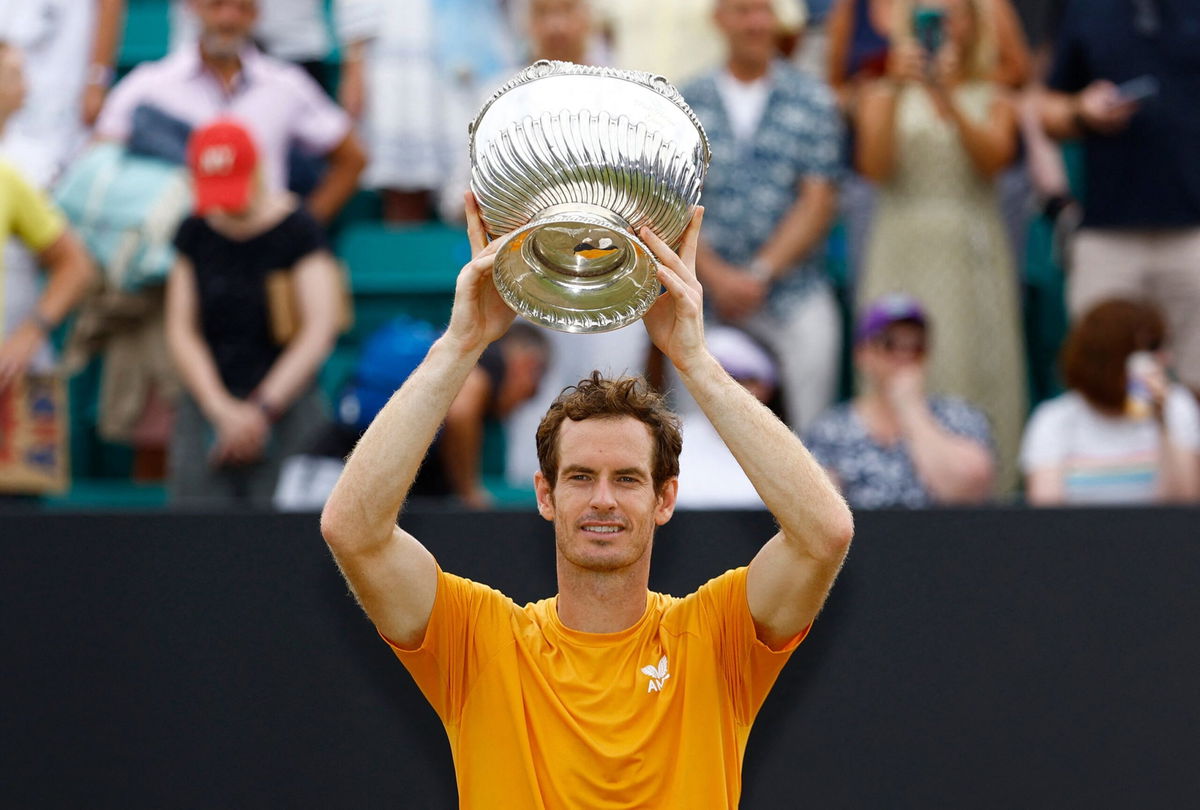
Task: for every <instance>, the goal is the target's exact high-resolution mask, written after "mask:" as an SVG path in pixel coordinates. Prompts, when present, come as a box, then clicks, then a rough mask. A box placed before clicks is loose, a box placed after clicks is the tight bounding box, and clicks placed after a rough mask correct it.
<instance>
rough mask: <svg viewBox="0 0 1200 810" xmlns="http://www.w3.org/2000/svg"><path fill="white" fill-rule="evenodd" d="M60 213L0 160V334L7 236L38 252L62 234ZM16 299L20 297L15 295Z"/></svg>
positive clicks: (4, 331)
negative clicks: (13, 237)
mask: <svg viewBox="0 0 1200 810" xmlns="http://www.w3.org/2000/svg"><path fill="white" fill-rule="evenodd" d="M64 227H65V223H64V221H63V218H62V215H61V214H60V213H58V210H57V209H56V208H55V207H54V206H53V204H51V202H50V200H49V199H47V197H46V195H45V194H43V193H42V192H40V191H38V190H37V189H36V188H34V187H33V186H31V185H30V184H29V183H28V182H27V181H26V180H25V178H24V177H22V176H21V174H20V172H18V171H17V170H16V169H15V168H14V167H13V166H12V165H11V164H10V163H8V162H7V161H5V160H0V336H2V335H5V334H7V332H8V330H7V329H6V324H5V322H4V321H5V317H4V313H5V298H6V296H5V291H6V288H7V278H6V276H7V274H6V272H5V266H4V254H3V251H5V250H6V246H7V245H8V240H9V237H12V236H16V237H17V238H19V239H20V240H21V241H22V242H24V243H25V245H26V247H28V248H29V250H30V252H32V253H41V252H42V251H43V250H45V249H46V248H48V247H50V245H52V244H54V240H56V239H58V237H59V236H60V235H61V234H62V232H63V228H64ZM15 300H20V299H19V298H18V299H15Z"/></svg>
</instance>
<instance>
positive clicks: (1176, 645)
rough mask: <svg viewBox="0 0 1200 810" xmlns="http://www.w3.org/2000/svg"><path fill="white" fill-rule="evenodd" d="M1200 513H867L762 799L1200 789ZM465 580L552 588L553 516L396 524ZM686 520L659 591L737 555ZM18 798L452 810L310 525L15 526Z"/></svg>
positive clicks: (422, 734)
mask: <svg viewBox="0 0 1200 810" xmlns="http://www.w3.org/2000/svg"><path fill="white" fill-rule="evenodd" d="M1198 519H1200V513H1198V512H1196V511H1185V510H1179V511H1141V510H1129V511H1095V512H1053V511H1051V512H1028V511H1003V510H997V511H981V512H954V511H948V512H927V513H873V514H862V515H859V516H858V534H857V537H856V540H855V545H854V548H853V549H852V551H851V555H850V560H849V562H848V563H847V566H846V569H845V571H844V572H843V574H842V576H841V578H840V580H839V582H838V584H837V586H836V587H835V589H834V594H833V596H832V598H831V599H830V602H829V604H828V606H827V608H826V610H825V612H824V613H823V614H822V616H821V618H820V619H819V620H818V622H817V624H816V627H815V628H814V631H813V633H812V635H811V636H810V638H809V640H807V641H806V642H805V643H804V644H803V645H802V646H801V647H800V649H799V650H798V651H797V653H796V654H795V655H794V656H793V658H792V661H791V663H790V664H789V665H788V667H787V668H786V669H785V671H784V674H783V677H782V678H781V679H780V681H779V683H778V685H777V687H776V689H775V691H774V692H773V693H772V695H771V697H770V698H769V699H768V701H767V703H766V705H765V707H764V709H763V712H762V714H761V715H760V718H759V721H758V724H757V726H756V728H755V731H754V734H753V735H752V736H751V741H750V746H749V750H748V751H747V755H746V766H745V775H746V788H745V793H744V797H743V802H742V806H743V807H746V808H753V809H755V810H757V809H758V808H764V809H765V808H785V807H787V808H791V807H796V806H801V805H803V806H813V807H825V808H829V807H845V808H858V807H881V808H898V807H971V808H979V807H996V808H1011V807H1056V808H1057V807H1125V806H1137V807H1153V806H1169V805H1179V806H1183V805H1187V804H1190V803H1191V802H1192V801H1194V799H1195V797H1196V796H1197V795H1200V768H1197V762H1198V760H1197V756H1196V737H1197V731H1198V730H1200V685H1198V681H1200V678H1198V675H1200V644H1198V643H1197V638H1198V637H1200V636H1198V633H1197V629H1196V624H1197V619H1198V618H1200V588H1198V587H1197V580H1198V579H1200V577H1198V575H1200V542H1198V540H1200V532H1198V531H1197V527H1198V526H1200V521H1198ZM405 525H406V528H408V529H409V530H410V531H412V532H413V533H414V534H416V535H417V536H418V537H420V538H422V539H423V540H424V541H425V542H426V544H427V545H428V546H430V548H431V549H432V550H433V551H434V553H435V554H436V555H437V557H438V559H439V560H440V561H441V563H442V565H443V566H444V567H445V568H446V569H447V570H452V571H455V572H456V573H461V574H464V575H466V576H470V577H473V578H477V579H480V580H482V581H485V582H488V583H489V584H492V585H495V586H497V587H499V588H501V589H502V590H504V591H506V592H507V593H509V594H510V595H511V596H513V597H514V598H516V599H518V600H522V601H523V600H527V599H532V598H537V597H540V596H543V595H547V594H550V593H552V592H553V590H554V570H553V553H552V550H551V546H552V537H551V531H550V527H549V525H548V524H546V523H544V522H543V521H541V520H540V519H538V518H537V517H536V516H534V515H528V514H512V513H499V514H495V515H492V516H489V517H487V518H486V519H481V518H480V517H479V516H474V515H463V514H451V513H442V514H436V513H427V514H413V515H409V516H406V521H405ZM770 531H771V523H770V520H769V518H768V517H767V516H765V515H763V514H741V513H716V514H695V513H693V514H680V515H677V516H676V518H675V519H674V520H673V521H672V522H671V523H670V524H669V525H668V526H667V527H666V528H665V529H664V530H663V531H662V532H661V533H660V535H659V538H658V540H657V541H656V542H657V547H656V550H655V554H656V560H655V570H654V575H653V581H652V583H651V585H652V587H655V588H656V589H659V590H666V591H669V592H675V593H684V592H687V591H690V590H691V589H693V588H695V587H696V586H697V585H699V584H700V583H702V582H703V581H705V580H707V579H708V578H709V577H711V576H713V575H715V574H717V573H719V572H721V571H723V570H725V569H726V568H729V567H732V566H735V565H739V564H742V563H745V562H747V561H748V560H749V559H750V558H751V557H752V555H753V553H754V551H755V549H756V548H757V546H758V545H759V544H760V543H761V542H762V541H763V540H765V538H766V537H767V536H768V534H769V533H770ZM0 540H2V542H3V555H4V556H3V565H0V594H2V596H0V599H2V600H3V607H2V608H0V645H2V646H0V649H3V651H4V665H3V667H2V670H0V671H2V674H0V688H2V690H3V691H2V694H3V696H4V700H3V715H2V717H3V719H2V721H0V784H2V785H3V787H2V788H0V791H2V794H3V799H0V804H2V805H3V806H5V807H21V808H39V807H55V808H57V807H89V808H107V807H112V808H166V807H170V808H193V807H195V808H217V807H220V808H246V807H323V808H373V807H391V808H434V809H435V810H436V809H437V808H449V807H453V806H454V782H453V774H452V771H451V765H450V759H449V748H448V746H447V744H446V740H445V735H444V733H443V732H442V729H441V726H440V724H439V723H438V720H437V718H436V717H435V715H434V714H433V712H432V710H431V709H429V708H428V706H427V705H426V704H425V703H424V701H423V699H422V698H421V696H420V694H419V693H418V692H417V690H416V688H415V687H414V686H413V685H412V684H411V682H410V681H409V679H408V675H407V673H406V672H405V671H404V669H403V667H401V666H400V664H399V662H397V661H396V660H395V659H394V658H393V657H392V655H391V653H390V652H389V651H388V649H387V648H386V647H385V646H384V644H383V643H382V642H381V641H379V639H378V638H377V636H375V634H374V631H373V629H372V628H371V626H370V625H369V624H368V622H367V621H366V620H365V619H364V618H363V617H362V616H361V614H360V613H359V612H358V609H357V608H356V606H355V605H354V604H353V602H352V600H351V599H350V597H349V596H348V595H347V593H346V589H345V586H344V585H343V584H342V582H341V581H340V579H339V577H338V574H337V573H336V571H335V569H334V567H333V564H332V563H331V561H330V560H329V558H328V556H327V553H326V551H325V548H324V545H323V544H322V542H321V539H320V536H319V534H318V532H317V526H316V519H315V518H314V517H311V516H290V517H285V516H267V515H237V514H228V515H223V514H214V515H190V516H189V515H182V516H168V515H163V516H146V515H137V516H96V515H88V516H70V515H49V516H47V515H29V516H15V515H5V516H0Z"/></svg>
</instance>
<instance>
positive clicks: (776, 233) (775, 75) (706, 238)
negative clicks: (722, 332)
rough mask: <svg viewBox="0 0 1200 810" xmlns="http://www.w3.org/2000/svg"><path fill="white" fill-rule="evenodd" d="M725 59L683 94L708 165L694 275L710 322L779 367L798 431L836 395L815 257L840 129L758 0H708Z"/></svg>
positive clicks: (833, 199) (832, 323)
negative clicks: (784, 54) (756, 343)
mask: <svg viewBox="0 0 1200 810" xmlns="http://www.w3.org/2000/svg"><path fill="white" fill-rule="evenodd" d="M715 19H716V22H717V25H718V27H719V28H720V29H721V31H722V33H723V35H724V37H725V41H726V43H727V45H728V50H729V60H728V62H727V63H726V65H725V66H724V67H723V68H721V69H720V70H717V71H714V72H712V73H710V74H708V75H706V76H704V77H703V78H701V79H699V80H697V81H696V82H694V83H693V84H691V85H688V86H687V87H685V88H684V89H683V94H684V96H685V97H686V98H687V101H688V103H689V104H690V105H691V106H692V109H693V110H694V111H695V113H696V115H697V116H699V118H700V120H701V122H702V123H703V124H704V128H705V131H706V132H707V133H708V138H709V141H710V143H711V146H712V155H713V157H712V165H711V166H710V167H709V172H708V177H707V179H706V180H705V184H704V196H703V198H702V201H703V203H704V206H705V209H706V212H705V220H704V228H705V233H704V235H703V236H702V237H701V241H700V252H699V255H698V256H697V262H696V270H697V272H699V274H700V280H701V281H702V282H703V283H704V286H705V292H706V293H707V296H706V297H708V298H709V300H710V302H711V309H712V313H711V314H712V316H713V317H715V318H716V319H717V320H719V321H721V322H723V323H727V324H732V325H736V326H739V327H740V328H742V329H744V330H746V331H747V332H749V333H750V334H752V335H754V336H755V337H756V338H758V339H759V340H760V341H762V342H763V343H764V344H765V345H766V346H768V347H769V348H770V349H771V350H772V351H773V352H774V354H775V356H776V357H777V358H778V359H779V363H780V380H781V383H782V387H783V394H784V398H785V399H786V401H787V420H786V421H787V422H788V424H789V425H790V426H791V427H792V429H793V430H802V429H803V428H804V427H806V426H807V424H808V422H810V421H811V420H812V419H813V418H814V417H815V416H816V415H817V414H818V413H820V412H821V411H822V410H824V409H825V408H826V407H828V405H829V404H830V403H831V402H832V401H833V398H834V394H835V393H836V389H837V377H838V360H839V352H840V335H841V326H840V320H841V319H840V316H839V314H838V308H837V303H836V302H835V300H834V297H833V292H832V290H831V289H830V286H829V284H828V282H827V280H826V279H825V277H824V268H823V265H822V262H821V261H820V258H821V250H822V248H823V246H824V242H825V237H826V234H827V232H828V230H829V226H830V223H831V222H832V220H833V217H834V213H835V211H836V208H837V186H836V182H837V178H838V174H839V171H840V168H839V167H840V147H841V141H842V128H841V122H840V117H839V115H838V112H837V106H836V104H835V103H834V100H833V94H832V93H831V92H829V89H828V88H827V87H825V86H824V85H822V84H820V83H819V82H818V81H817V80H815V79H813V78H812V77H810V76H807V75H805V74H803V73H801V72H800V71H799V70H797V69H796V68H795V67H794V66H792V65H791V64H789V63H787V62H784V61H781V60H779V59H777V58H776V49H775V40H774V31H775V28H776V25H777V21H776V16H775V13H774V11H773V10H772V6H771V2H770V0H720V2H718V3H717V6H716V12H715Z"/></svg>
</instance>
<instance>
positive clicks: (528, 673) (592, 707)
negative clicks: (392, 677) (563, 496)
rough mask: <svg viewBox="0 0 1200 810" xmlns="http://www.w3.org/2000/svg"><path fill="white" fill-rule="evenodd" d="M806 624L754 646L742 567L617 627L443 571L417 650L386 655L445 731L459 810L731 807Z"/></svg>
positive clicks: (654, 598) (658, 600)
mask: <svg viewBox="0 0 1200 810" xmlns="http://www.w3.org/2000/svg"><path fill="white" fill-rule="evenodd" d="M806 633H807V630H805V631H804V632H801V633H800V634H799V635H797V636H796V637H795V638H794V639H792V640H790V641H789V642H788V643H787V644H785V645H784V646H783V648H782V649H780V650H778V651H776V650H772V649H770V648H769V647H767V645H765V644H763V643H762V642H761V641H759V640H758V637H757V635H756V634H755V631H754V621H753V619H752V618H751V616H750V609H749V606H748V604H747V601H746V569H745V568H738V569H735V570H732V571H727V572H726V573H724V574H722V575H721V576H719V577H717V578H715V579H713V580H711V581H710V582H708V583H707V584H705V585H704V586H703V587H701V588H700V589H699V590H697V591H696V592H695V593H693V594H691V595H690V596H687V597H684V598H682V599H681V598H677V597H673V596H666V595H664V594H660V593H653V592H651V593H649V594H648V595H647V605H646V612H645V614H643V616H642V618H641V619H640V620H638V622H637V623H636V624H635V625H633V626H632V627H630V628H628V629H626V630H622V631H621V632H619V633H581V632H578V631H575V630H571V629H569V628H567V627H565V626H563V624H562V622H560V621H559V618H558V611H557V608H556V599H554V598H551V599H543V600H542V601H540V602H534V603H531V604H528V605H526V606H525V607H518V606H517V605H516V604H515V603H514V602H513V601H512V600H511V599H509V598H508V597H506V596H505V595H504V594H502V593H500V592H499V591H496V590H493V589H491V588H488V587H486V586H484V585H480V584H478V583H475V582H472V581H470V580H468V579H463V578H461V577H456V576H454V575H452V574H447V573H444V572H442V571H441V570H440V569H439V571H438V591H437V598H436V600H435V601H434V606H433V613H432V614H431V615H430V617H429V626H428V628H427V629H426V631H425V638H424V640H423V641H422V643H421V646H420V647H419V648H417V649H414V650H404V649H402V648H400V647H397V646H396V645H394V644H393V645H392V648H393V650H394V651H395V653H396V655H397V657H399V659H400V660H401V661H402V662H403V663H404V665H405V667H407V668H408V671H409V672H410V673H411V674H412V676H413V679H414V680H416V682H417V685H418V686H419V687H420V688H421V691H422V692H424V694H425V697H426V698H428V700H429V702H430V703H431V704H432V705H433V708H434V709H435V710H436V711H437V713H438V716H439V717H441V719H442V722H443V723H444V724H445V726H446V734H447V735H448V736H449V738H450V749H451V751H452V752H453V755H454V767H455V771H456V774H457V780H458V796H459V806H460V807H462V808H464V810H508V808H511V810H535V808H536V809H537V810H557V809H558V808H589V810H590V809H592V808H595V809H596V810H600V809H601V808H606V809H607V808H612V809H613V810H617V808H620V809H621V810H630V808H639V807H640V808H654V810H671V809H672V808H679V810H685V808H686V810H696V808H717V807H728V808H735V807H737V804H738V797H739V795H740V794H741V789H742V775H741V771H742V755H743V753H744V752H745V750H746V738H747V736H748V735H749V733H750V726H751V724H752V723H753V722H754V717H755V715H756V714H757V713H758V710H759V707H761V706H762V702H763V700H765V699H766V696H767V693H768V692H769V691H770V689H771V686H772V685H773V684H774V683H775V678H776V677H777V676H778V675H779V670H780V669H781V668H782V667H783V665H784V664H785V663H786V662H787V660H788V657H789V656H790V655H791V653H792V651H793V650H794V649H795V648H796V646H797V645H798V644H799V643H800V642H801V640H803V638H804V636H805V635H806Z"/></svg>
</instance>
